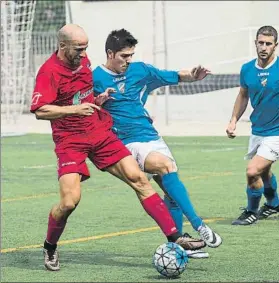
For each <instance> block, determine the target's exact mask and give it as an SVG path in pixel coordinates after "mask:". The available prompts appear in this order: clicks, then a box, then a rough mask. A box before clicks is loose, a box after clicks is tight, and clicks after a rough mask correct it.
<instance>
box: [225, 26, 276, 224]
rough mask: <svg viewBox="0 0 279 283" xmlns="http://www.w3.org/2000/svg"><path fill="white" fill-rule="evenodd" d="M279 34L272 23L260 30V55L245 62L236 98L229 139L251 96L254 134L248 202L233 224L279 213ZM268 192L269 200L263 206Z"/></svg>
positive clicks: (248, 154) (250, 150)
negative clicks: (277, 170)
mask: <svg viewBox="0 0 279 283" xmlns="http://www.w3.org/2000/svg"><path fill="white" fill-rule="evenodd" d="M277 39H278V33H277V31H276V29H275V28H273V27H272V26H263V27H261V28H260V29H259V30H258V31H257V35H256V40H255V44H256V50H257V58H256V59H254V60H252V61H250V62H248V63H246V64H244V65H243V66H242V68H241V72H240V91H239V94H238V96H237V98H236V101H235V104H234V109H233V113H232V117H231V120H230V123H229V125H228V127H227V130H226V132H227V135H228V137H229V138H234V137H235V136H236V134H235V129H236V123H237V121H238V120H239V119H240V117H241V116H242V114H243V113H244V111H245V109H246V107H247V103H248V100H249V98H250V101H251V105H252V107H253V112H252V114H251V116H250V120H251V123H252V134H251V136H250V140H249V148H248V153H247V154H246V156H245V159H250V161H249V163H248V165H247V169H246V177H247V189H246V193H247V199H248V204H247V207H246V208H245V209H244V211H243V213H241V215H240V216H239V217H238V218H237V219H236V220H234V221H233V222H232V225H250V224H253V223H255V222H256V221H257V220H258V219H265V218H267V217H269V216H270V215H272V214H276V213H279V198H278V193H277V181H276V177H275V175H274V174H273V173H272V171H271V166H272V164H273V163H274V162H275V161H277V160H278V159H279V58H278V56H276V54H275V49H276V47H277V45H278V42H277ZM263 194H264V196H265V198H266V203H265V204H264V205H263V206H262V207H261V208H260V209H259V206H260V200H261V197H262V195H263Z"/></svg>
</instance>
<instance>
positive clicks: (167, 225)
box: [141, 193, 178, 236]
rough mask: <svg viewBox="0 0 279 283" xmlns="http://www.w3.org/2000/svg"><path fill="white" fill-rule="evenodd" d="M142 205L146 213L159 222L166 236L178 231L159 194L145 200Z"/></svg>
mask: <svg viewBox="0 0 279 283" xmlns="http://www.w3.org/2000/svg"><path fill="white" fill-rule="evenodd" d="M141 204H142V206H143V208H144V209H145V211H146V212H147V213H148V214H149V215H150V216H151V217H152V218H153V219H154V220H155V221H156V222H157V224H158V225H159V226H160V228H161V230H162V231H163V233H164V234H165V235H166V236H169V235H171V234H174V233H176V232H177V231H178V230H177V228H176V227H175V223H174V221H173V219H172V217H171V215H170V212H169V210H168V208H167V206H166V205H165V203H164V201H163V200H162V199H161V198H160V196H159V195H158V194H157V193H155V194H154V195H152V196H150V197H148V198H146V199H144V200H143V201H142V202H141Z"/></svg>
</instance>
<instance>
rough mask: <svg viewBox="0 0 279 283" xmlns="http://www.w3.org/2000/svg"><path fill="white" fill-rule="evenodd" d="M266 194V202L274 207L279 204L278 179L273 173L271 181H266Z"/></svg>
mask: <svg viewBox="0 0 279 283" xmlns="http://www.w3.org/2000/svg"><path fill="white" fill-rule="evenodd" d="M264 196H265V198H266V204H267V205H269V206H272V207H276V206H278V205H279V198H278V193H277V181H276V177H275V175H274V174H272V176H271V178H270V180H269V182H264Z"/></svg>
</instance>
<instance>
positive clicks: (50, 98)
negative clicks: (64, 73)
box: [30, 72, 58, 113]
mask: <svg viewBox="0 0 279 283" xmlns="http://www.w3.org/2000/svg"><path fill="white" fill-rule="evenodd" d="M57 92H58V87H57V83H56V82H55V80H54V77H53V74H50V73H45V72H43V73H39V74H38V75H37V78H36V84H35V88H34V92H33V95H32V103H31V107H30V111H31V112H32V113H34V112H35V111H36V110H37V109H39V108H40V107H42V106H44V105H46V104H51V103H53V102H54V101H55V100H56V98H57Z"/></svg>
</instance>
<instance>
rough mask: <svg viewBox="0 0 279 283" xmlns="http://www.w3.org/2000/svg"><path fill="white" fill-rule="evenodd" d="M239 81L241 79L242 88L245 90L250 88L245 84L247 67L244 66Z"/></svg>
mask: <svg viewBox="0 0 279 283" xmlns="http://www.w3.org/2000/svg"><path fill="white" fill-rule="evenodd" d="M239 79H240V86H241V87H243V88H248V86H247V84H246V82H245V65H243V66H242V67H241V70H240V78H239Z"/></svg>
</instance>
